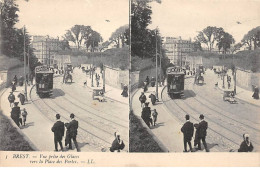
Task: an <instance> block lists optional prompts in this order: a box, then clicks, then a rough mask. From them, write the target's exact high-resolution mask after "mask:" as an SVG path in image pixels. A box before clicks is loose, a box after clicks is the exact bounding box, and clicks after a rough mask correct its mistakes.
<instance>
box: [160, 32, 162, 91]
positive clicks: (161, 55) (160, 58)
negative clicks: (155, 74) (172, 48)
mask: <svg viewBox="0 0 260 170" xmlns="http://www.w3.org/2000/svg"><path fill="white" fill-rule="evenodd" d="M159 81H160V87H162V39H161V37H160V77H159Z"/></svg>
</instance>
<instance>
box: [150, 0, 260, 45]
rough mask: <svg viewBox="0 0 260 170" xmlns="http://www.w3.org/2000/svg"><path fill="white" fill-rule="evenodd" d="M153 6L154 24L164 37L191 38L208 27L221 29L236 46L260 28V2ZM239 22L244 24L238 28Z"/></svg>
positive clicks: (193, 0)
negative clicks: (233, 40)
mask: <svg viewBox="0 0 260 170" xmlns="http://www.w3.org/2000/svg"><path fill="white" fill-rule="evenodd" d="M161 1H162V3H161V4H159V3H156V2H152V3H151V4H150V5H151V7H152V12H153V14H152V24H151V25H150V26H149V28H150V29H154V28H156V27H157V26H158V28H159V30H160V33H161V34H162V36H164V37H166V36H173V37H179V36H181V37H182V39H189V38H191V39H192V40H194V37H196V35H197V34H198V31H202V30H203V29H204V28H206V27H207V26H216V27H222V28H224V30H225V31H226V32H228V33H230V34H232V35H233V37H234V39H235V41H236V43H238V42H240V41H241V39H242V38H243V36H244V35H245V34H246V33H247V32H248V31H249V30H251V29H253V28H255V27H257V26H260V0H161ZM237 21H239V22H240V23H241V24H237Z"/></svg>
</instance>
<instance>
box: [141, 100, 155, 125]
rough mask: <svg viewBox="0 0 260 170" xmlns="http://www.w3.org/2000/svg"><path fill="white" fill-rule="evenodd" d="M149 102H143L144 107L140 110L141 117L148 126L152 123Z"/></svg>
mask: <svg viewBox="0 0 260 170" xmlns="http://www.w3.org/2000/svg"><path fill="white" fill-rule="evenodd" d="M148 105H149V102H146V103H145V107H144V108H143V110H142V115H141V117H142V119H143V120H144V122H145V123H146V125H147V126H148V127H149V128H150V125H152V124H153V122H152V118H151V108H150V107H149V106H148Z"/></svg>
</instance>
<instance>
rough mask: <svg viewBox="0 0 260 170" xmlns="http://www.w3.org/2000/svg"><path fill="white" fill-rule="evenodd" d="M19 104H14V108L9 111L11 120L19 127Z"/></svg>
mask: <svg viewBox="0 0 260 170" xmlns="http://www.w3.org/2000/svg"><path fill="white" fill-rule="evenodd" d="M18 103H19V102H14V107H13V108H12V111H11V118H12V119H13V121H14V122H15V124H16V125H17V126H18V127H19V118H20V114H21V110H20V107H19V106H18Z"/></svg>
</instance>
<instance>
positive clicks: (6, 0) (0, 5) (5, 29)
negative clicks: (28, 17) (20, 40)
mask: <svg viewBox="0 0 260 170" xmlns="http://www.w3.org/2000/svg"><path fill="white" fill-rule="evenodd" d="M0 10H1V13H0V15H1V32H2V38H1V43H2V44H1V46H2V50H1V51H2V53H3V54H5V55H6V56H12V57H14V51H13V44H14V43H15V41H16V37H15V36H16V30H15V28H14V25H15V24H16V23H17V22H18V15H17V12H18V11H19V9H18V5H17V4H16V3H15V0H2V1H1V2H0Z"/></svg>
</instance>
